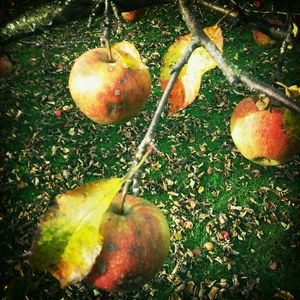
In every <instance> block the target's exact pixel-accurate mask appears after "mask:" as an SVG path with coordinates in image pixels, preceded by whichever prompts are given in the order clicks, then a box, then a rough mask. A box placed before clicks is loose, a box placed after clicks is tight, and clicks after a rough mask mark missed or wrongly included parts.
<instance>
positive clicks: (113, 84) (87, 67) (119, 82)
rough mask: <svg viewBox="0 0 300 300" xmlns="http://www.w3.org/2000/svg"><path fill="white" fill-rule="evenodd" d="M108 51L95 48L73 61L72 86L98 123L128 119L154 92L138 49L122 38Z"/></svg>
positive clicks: (77, 99) (75, 97)
mask: <svg viewBox="0 0 300 300" xmlns="http://www.w3.org/2000/svg"><path fill="white" fill-rule="evenodd" d="M111 53H112V58H111V59H110V57H109V50H108V49H106V48H96V49H92V50H89V51H87V52H85V53H83V54H82V55H81V56H80V57H79V58H78V59H77V60H76V62H75V63H74V65H73V67H72V69H71V73H70V77H69V89H70V93H71V96H72V98H73V100H74V101H75V103H76V104H77V106H78V108H79V109H80V110H81V111H82V112H83V113H84V114H85V115H86V116H87V117H88V118H89V119H91V120H93V121H94V122H96V123H99V124H103V125H106V124H116V123H122V122H125V121H127V120H129V119H131V118H132V117H134V116H136V115H138V114H139V112H140V111H141V110H142V108H143V107H144V105H145V103H146V102H147V99H148V97H149V94H150V91H151V77H150V72H149V70H148V67H147V66H146V65H145V64H144V63H143V62H142V60H141V58H140V55H139V53H138V51H137V50H136V48H135V47H134V46H133V45H132V44H130V43H129V42H126V41H123V42H121V43H118V44H116V45H114V46H113V47H112V49H111Z"/></svg>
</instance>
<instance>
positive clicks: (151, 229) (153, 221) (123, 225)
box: [87, 194, 170, 291]
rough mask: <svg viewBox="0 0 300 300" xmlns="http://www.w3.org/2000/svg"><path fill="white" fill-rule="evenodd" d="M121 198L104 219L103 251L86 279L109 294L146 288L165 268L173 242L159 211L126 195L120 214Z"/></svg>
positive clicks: (119, 196)
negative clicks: (165, 261) (170, 244)
mask: <svg viewBox="0 0 300 300" xmlns="http://www.w3.org/2000/svg"><path fill="white" fill-rule="evenodd" d="M120 198H121V194H118V195H117V196H116V197H115V199H114V200H113V202H112V204H111V206H110V208H109V209H108V211H107V212H106V214H105V216H104V220H103V223H102V225H101V228H100V232H101V234H102V235H103V238H104V244H103V248H102V251H101V253H100V255H99V256H98V258H97V259H96V263H95V265H94V266H93V269H92V271H91V272H90V274H89V275H88V277H87V280H88V282H89V283H91V284H92V285H93V286H95V287H96V288H99V289H103V290H107V291H126V290H130V289H136V288H139V287H141V286H143V285H144V284H145V283H146V282H147V281H148V280H150V279H151V278H152V277H153V276H154V275H155V274H156V273H157V272H158V271H159V269H160V268H161V267H162V265H163V263H164V260H165V258H166V256H167V254H168V249H169V243H170V234H169V227H168V223H167V221H166V219H165V217H164V215H163V214H162V212H161V211H160V210H159V208H157V207H156V206H155V205H154V204H152V203H151V202H149V201H147V200H144V199H142V198H138V197H135V196H131V195H127V196H126V198H125V203H124V209H123V212H122V213H120V212H119V210H118V203H119V201H120Z"/></svg>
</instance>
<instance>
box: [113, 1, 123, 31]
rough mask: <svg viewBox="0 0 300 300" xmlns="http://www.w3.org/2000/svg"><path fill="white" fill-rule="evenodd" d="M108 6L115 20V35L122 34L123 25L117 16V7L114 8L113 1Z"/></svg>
mask: <svg viewBox="0 0 300 300" xmlns="http://www.w3.org/2000/svg"><path fill="white" fill-rule="evenodd" d="M110 5H111V8H112V11H113V13H114V16H115V18H116V20H117V33H120V32H122V30H123V29H124V27H123V24H122V22H121V18H120V15H119V11H118V7H117V6H116V4H115V2H114V1H113V0H111V1H110Z"/></svg>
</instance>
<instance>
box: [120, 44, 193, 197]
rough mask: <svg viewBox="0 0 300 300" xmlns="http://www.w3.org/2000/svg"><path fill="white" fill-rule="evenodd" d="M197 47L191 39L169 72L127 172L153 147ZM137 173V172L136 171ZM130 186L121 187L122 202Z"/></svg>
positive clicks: (127, 182)
mask: <svg viewBox="0 0 300 300" xmlns="http://www.w3.org/2000/svg"><path fill="white" fill-rule="evenodd" d="M197 46H198V41H196V40H194V39H191V41H190V44H189V46H188V48H187V49H186V50H185V53H184V54H183V56H182V57H181V59H180V60H179V62H178V63H177V64H176V66H175V67H174V69H173V70H172V72H171V78H170V80H169V82H168V84H167V87H166V89H165V91H164V93H163V95H162V97H161V99H160V101H159V103H158V105H157V108H156V111H155V113H154V115H153V118H152V120H151V123H150V125H149V127H148V129H147V132H146V134H145V136H144V138H143V140H142V141H141V143H140V144H139V146H138V148H137V151H136V153H135V156H134V159H133V162H132V164H131V166H130V168H129V171H128V172H130V170H132V169H134V168H135V167H136V166H137V164H138V162H139V161H140V160H141V158H142V157H143V155H144V153H145V151H146V149H147V146H149V145H151V144H152V145H154V133H155V129H156V127H157V125H158V122H159V119H160V117H161V114H162V112H163V110H164V108H165V106H166V104H167V102H168V99H169V96H170V93H171V91H172V89H173V86H174V84H175V82H176V80H177V78H178V76H179V73H180V71H181V69H182V68H183V66H184V65H185V64H186V63H187V61H188V59H189V58H190V56H191V55H192V53H193V51H194V50H195V49H196V48H197ZM137 172H138V170H137ZM130 184H131V180H127V181H126V183H125V185H124V187H123V190H122V195H123V197H122V198H123V201H124V199H125V196H126V194H127V191H128V189H129V186H130Z"/></svg>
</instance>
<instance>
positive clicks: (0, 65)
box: [0, 55, 12, 77]
mask: <svg viewBox="0 0 300 300" xmlns="http://www.w3.org/2000/svg"><path fill="white" fill-rule="evenodd" d="M11 70H12V63H11V61H10V60H9V58H8V57H7V56H6V55H4V56H1V57H0V77H5V76H7V75H8V74H9V73H10V72H11Z"/></svg>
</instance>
